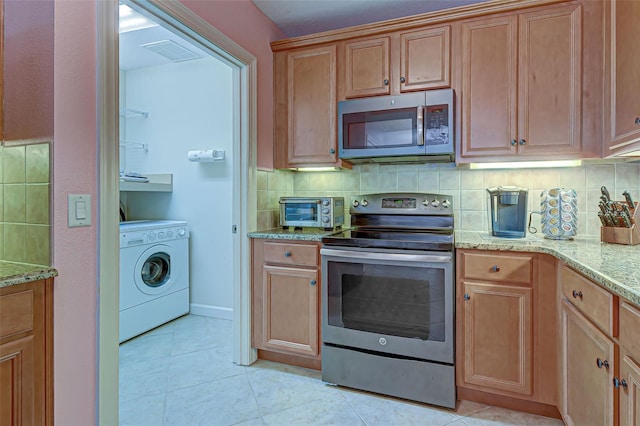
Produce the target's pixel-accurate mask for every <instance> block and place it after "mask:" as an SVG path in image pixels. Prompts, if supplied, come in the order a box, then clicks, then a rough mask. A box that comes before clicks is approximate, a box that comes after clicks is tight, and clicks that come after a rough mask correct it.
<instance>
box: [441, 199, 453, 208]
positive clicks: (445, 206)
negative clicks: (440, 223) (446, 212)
mask: <svg viewBox="0 0 640 426" xmlns="http://www.w3.org/2000/svg"><path fill="white" fill-rule="evenodd" d="M450 205H451V201H449V200H442V207H444V208H445V209H448V208H449V206H450Z"/></svg>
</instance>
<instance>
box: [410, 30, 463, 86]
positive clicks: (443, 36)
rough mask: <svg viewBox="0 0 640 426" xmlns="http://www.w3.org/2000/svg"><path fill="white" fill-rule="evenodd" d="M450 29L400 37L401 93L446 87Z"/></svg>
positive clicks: (411, 33) (448, 83)
mask: <svg viewBox="0 0 640 426" xmlns="http://www.w3.org/2000/svg"><path fill="white" fill-rule="evenodd" d="M450 32H451V29H450V27H449V26H448V25H447V26H444V27H437V28H430V29H427V30H421V31H413V32H408V33H402V34H401V35H400V91H401V92H406V91H410V90H426V89H435V88H441V87H449V86H450V85H451V82H450V75H451V72H450V63H451V58H450V54H451V53H450V52H451V36H450Z"/></svg>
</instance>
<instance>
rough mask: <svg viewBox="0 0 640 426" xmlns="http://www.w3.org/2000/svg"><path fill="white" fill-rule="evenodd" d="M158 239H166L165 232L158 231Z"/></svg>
mask: <svg viewBox="0 0 640 426" xmlns="http://www.w3.org/2000/svg"><path fill="white" fill-rule="evenodd" d="M158 239H159V240H164V239H165V235H164V232H158Z"/></svg>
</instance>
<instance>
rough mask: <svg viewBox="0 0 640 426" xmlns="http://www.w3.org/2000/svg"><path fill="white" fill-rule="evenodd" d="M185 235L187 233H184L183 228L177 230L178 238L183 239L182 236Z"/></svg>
mask: <svg viewBox="0 0 640 426" xmlns="http://www.w3.org/2000/svg"><path fill="white" fill-rule="evenodd" d="M186 233H187V231H185V230H184V228H180V229H178V235H179V236H180V237H184V234H186Z"/></svg>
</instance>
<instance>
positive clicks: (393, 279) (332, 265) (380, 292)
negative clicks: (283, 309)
mask: <svg viewBox="0 0 640 426" xmlns="http://www.w3.org/2000/svg"><path fill="white" fill-rule="evenodd" d="M328 274H329V275H328V277H327V278H328V282H329V283H330V284H329V288H328V303H327V305H328V306H327V308H328V312H327V313H328V318H327V320H328V323H329V325H330V326H335V327H339V328H344V329H350V330H360V331H366V332H371V333H377V334H384V335H389V336H399V337H407V338H411V339H420V340H423V341H427V340H428V341H436V342H444V341H445V338H446V333H445V326H446V324H445V271H444V269H440V268H424V267H413V266H390V265H380V264H370V263H365V264H362V263H347V262H329V263H328Z"/></svg>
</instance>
